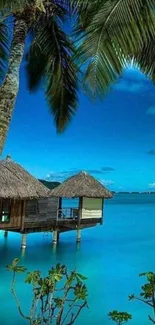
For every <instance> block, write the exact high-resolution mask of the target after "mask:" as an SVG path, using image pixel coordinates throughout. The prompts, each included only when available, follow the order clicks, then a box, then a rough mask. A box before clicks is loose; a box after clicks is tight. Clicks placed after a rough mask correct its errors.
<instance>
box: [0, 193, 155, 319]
mask: <svg viewBox="0 0 155 325" xmlns="http://www.w3.org/2000/svg"><path fill="white" fill-rule="evenodd" d="M75 241H76V234H75V232H74V231H73V232H70V233H66V234H61V236H60V242H59V244H58V246H57V248H56V249H54V248H53V246H52V244H51V242H52V236H51V234H50V233H48V234H43V233H41V234H32V235H29V236H28V239H27V249H26V252H25V255H23V256H21V250H20V244H21V236H20V235H19V234H14V233H9V234H8V238H4V235H3V232H0V298H1V303H0V325H14V324H15V325H26V324H27V322H26V321H23V320H22V319H21V318H20V316H19V315H18V312H17V310H16V306H15V303H14V300H13V298H12V296H11V294H10V283H11V274H10V273H9V272H8V271H7V270H6V268H5V265H6V264H9V263H11V261H12V260H13V259H14V258H15V257H20V258H21V264H24V265H25V266H26V267H27V268H28V269H29V270H38V269H39V270H41V271H42V272H43V273H44V274H46V272H47V270H48V269H49V268H50V267H51V266H52V265H55V264H56V263H57V262H60V263H63V264H66V265H67V266H68V267H69V269H70V270H71V269H73V268H74V267H75V266H76V267H77V269H78V271H79V272H80V273H82V274H84V275H86V276H87V277H88V280H87V286H88V292H89V298H88V302H89V309H88V310H86V311H84V312H83V313H82V314H81V317H80V318H79V319H78V320H77V325H94V324H97V325H103V324H104V325H108V324H109V325H110V324H112V323H111V322H110V321H109V319H108V317H107V313H108V312H109V311H110V310H113V309H118V310H120V311H128V312H131V313H132V314H133V316H134V317H133V320H132V321H131V322H130V324H131V325H137V324H138V325H144V324H145V325H149V324H150V322H149V321H148V318H147V314H148V312H149V310H148V308H147V307H146V306H144V305H143V304H140V303H137V302H129V301H128V295H129V294H131V293H137V294H138V293H139V289H140V285H141V284H142V279H141V278H139V277H138V274H139V273H141V272H145V271H150V270H152V271H155V195H123V194H121V195H119V196H116V197H115V198H114V199H112V200H109V201H106V204H105V209H104V226H102V227H101V226H98V227H96V228H90V229H87V230H84V231H82V242H81V244H80V246H77V245H76V242H75ZM17 288H18V293H19V296H20V298H21V299H22V301H23V306H24V310H25V311H26V310H27V308H28V307H29V300H30V296H31V294H30V287H29V286H28V285H26V284H23V276H21V275H19V276H18V283H17Z"/></svg>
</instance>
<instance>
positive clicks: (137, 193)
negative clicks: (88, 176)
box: [112, 191, 155, 195]
mask: <svg viewBox="0 0 155 325" xmlns="http://www.w3.org/2000/svg"><path fill="white" fill-rule="evenodd" d="M112 193H113V194H134V195H135V194H136V195H139V194H155V192H152V191H151V192H150V191H148V192H114V191H113V192H112Z"/></svg>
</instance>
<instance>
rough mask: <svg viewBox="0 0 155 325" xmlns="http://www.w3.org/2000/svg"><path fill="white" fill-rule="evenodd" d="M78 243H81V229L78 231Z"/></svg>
mask: <svg viewBox="0 0 155 325" xmlns="http://www.w3.org/2000/svg"><path fill="white" fill-rule="evenodd" d="M76 241H77V243H80V241H81V229H77V235H76Z"/></svg>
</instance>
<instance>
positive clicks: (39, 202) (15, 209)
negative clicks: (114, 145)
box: [0, 157, 58, 234]
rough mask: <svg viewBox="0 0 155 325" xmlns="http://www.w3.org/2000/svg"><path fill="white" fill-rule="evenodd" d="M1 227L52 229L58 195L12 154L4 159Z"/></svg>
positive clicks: (1, 164) (0, 167) (0, 180)
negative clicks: (14, 158)
mask: <svg viewBox="0 0 155 325" xmlns="http://www.w3.org/2000/svg"><path fill="white" fill-rule="evenodd" d="M0 184H1V186H0V229H2V230H5V231H15V232H20V233H23V234H24V233H29V232H37V231H46V230H49V229H51V227H52V223H51V219H52V218H54V219H55V218H56V214H57V207H58V199H56V198H49V189H47V187H45V186H44V185H43V184H42V183H41V182H39V181H38V180H37V179H36V178H34V177H33V176H32V175H30V174H29V173H28V172H27V171H25V170H24V169H23V168H22V167H21V166H20V165H18V164H17V163H15V162H13V161H12V160H11V159H10V157H7V159H6V160H1V161H0Z"/></svg>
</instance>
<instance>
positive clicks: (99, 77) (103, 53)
mask: <svg viewBox="0 0 155 325" xmlns="http://www.w3.org/2000/svg"><path fill="white" fill-rule="evenodd" d="M89 8H90V15H88V12H87V15H86V17H88V21H87V19H85V20H84V17H83V21H82V23H81V25H80V26H79V28H78V29H77V30H76V34H77V35H80V38H79V42H80V45H79V46H78V49H77V53H78V56H79V57H82V60H81V62H82V63H84V64H86V63H87V64H88V68H87V70H86V74H85V82H86V85H87V86H89V88H90V89H91V90H92V92H93V94H94V95H103V94H104V93H105V92H106V90H107V89H108V87H109V85H111V83H113V82H114V81H115V79H116V78H117V77H118V76H119V74H120V73H121V72H122V69H123V68H124V66H125V64H126V61H127V60H129V59H130V58H131V56H132V55H134V53H137V51H138V49H139V50H140V49H141V48H142V46H143V44H144V40H148V39H149V38H150V35H152V34H153V33H154V30H155V12H154V8H155V1H154V0H137V1H136V2H135V0H105V1H103V2H102V3H101V1H98V5H96V8H95V7H94V6H90V7H89ZM90 17H91V19H90Z"/></svg>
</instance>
